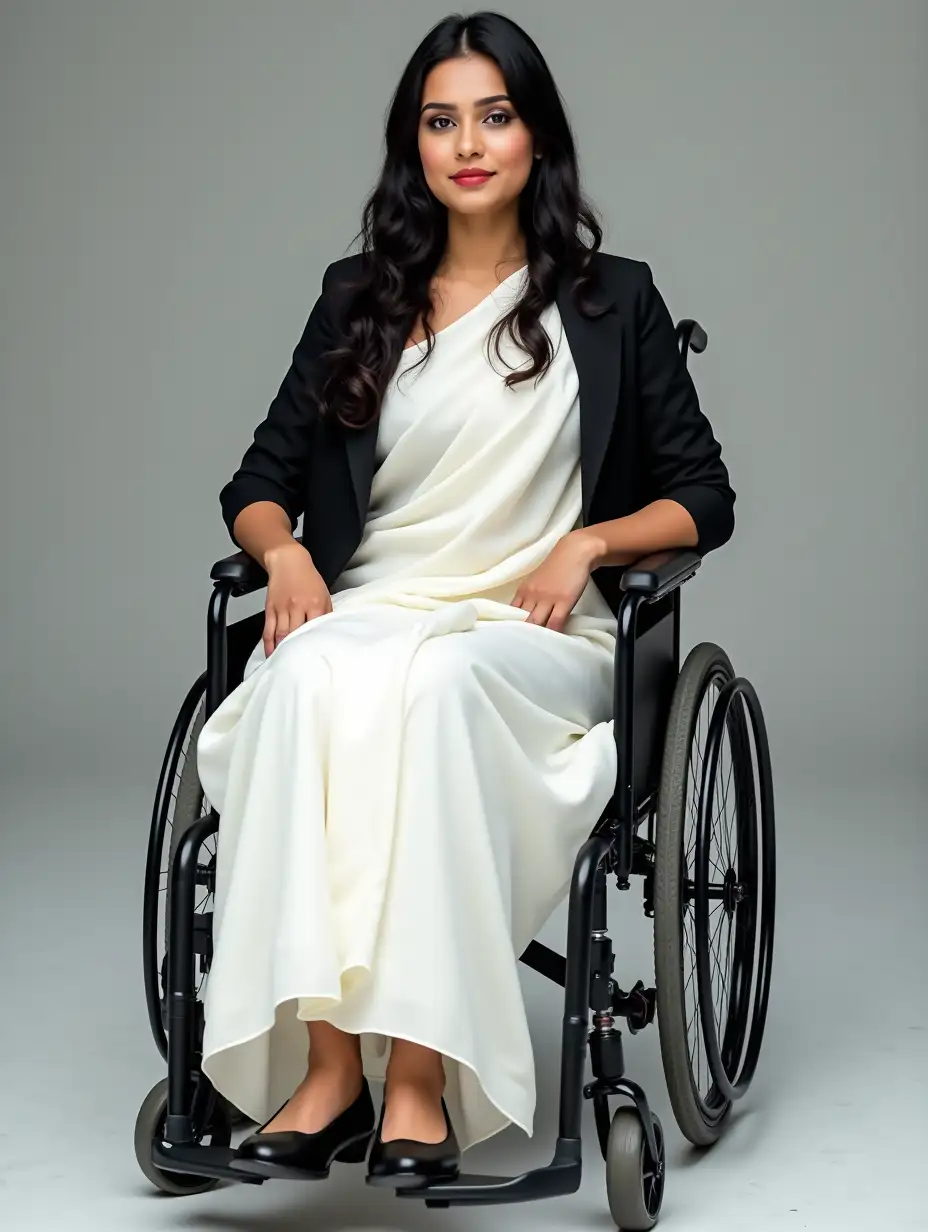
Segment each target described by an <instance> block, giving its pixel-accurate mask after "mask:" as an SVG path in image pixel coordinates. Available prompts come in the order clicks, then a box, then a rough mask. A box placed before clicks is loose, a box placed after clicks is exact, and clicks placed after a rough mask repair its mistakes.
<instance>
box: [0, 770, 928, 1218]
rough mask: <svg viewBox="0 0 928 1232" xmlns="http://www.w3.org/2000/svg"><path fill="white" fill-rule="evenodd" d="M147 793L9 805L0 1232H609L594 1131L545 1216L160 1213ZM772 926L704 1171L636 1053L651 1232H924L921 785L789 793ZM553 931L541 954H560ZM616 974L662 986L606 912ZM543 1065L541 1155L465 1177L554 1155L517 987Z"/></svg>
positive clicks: (307, 1190)
mask: <svg viewBox="0 0 928 1232" xmlns="http://www.w3.org/2000/svg"><path fill="white" fill-rule="evenodd" d="M151 788H152V784H148V783H147V784H140V785H138V786H133V787H125V788H119V787H116V786H113V785H112V784H100V783H84V784H81V783H77V782H75V783H72V784H69V785H64V784H57V785H54V786H52V785H48V786H46V787H44V788H39V787H31V788H29V789H26V788H20V789H18V790H17V789H15V788H13V789H12V790H10V789H7V790H6V791H5V794H4V799H3V804H2V808H3V816H2V829H0V833H2V835H3V861H2V870H0V922H2V930H0V987H2V990H3V994H4V1011H5V1012H4V1013H3V1015H2V1026H0V1032H2V1040H0V1044H2V1046H0V1101H2V1107H3V1118H2V1122H0V1124H2V1126H3V1130H2V1133H0V1137H2V1139H3V1142H2V1150H0V1224H2V1226H3V1227H4V1228H7V1229H10V1230H11V1232H19V1230H20V1229H26V1228H29V1229H44V1228H55V1229H56V1230H59V1232H72V1230H73V1232H77V1230H81V1232H83V1230H85V1229H86V1230H88V1232H89V1230H90V1229H94V1232H98V1230H99V1229H110V1228H112V1229H151V1230H152V1232H154V1230H155V1229H170V1228H175V1229H193V1230H196V1232H227V1230H228V1232H244V1230H245V1229H262V1230H267V1232H289V1230H291V1229H294V1230H295V1229H308V1228H312V1229H313V1230H314V1232H355V1230H360V1229H364V1230H365V1232H386V1230H393V1229H397V1230H399V1229H410V1230H416V1229H419V1228H427V1227H428V1228H436V1229H440V1228H443V1227H444V1228H447V1229H451V1230H455V1232H460V1230H462V1229H471V1228H479V1229H481V1230H485V1232H496V1230H497V1229H499V1230H501V1232H502V1230H504V1229H513V1230H514V1232H518V1230H519V1229H528V1228H533V1229H539V1228H552V1229H553V1228H558V1229H563V1228H571V1229H578V1230H580V1229H591V1230H595V1232H607V1230H608V1229H609V1228H611V1227H612V1226H613V1225H612V1223H611V1221H610V1219H609V1216H608V1208H607V1206H606V1202H605V1190H604V1183H603V1166H602V1162H601V1160H600V1158H599V1156H598V1154H597V1152H596V1149H595V1141H594V1133H593V1125H592V1118H591V1117H588V1119H587V1124H586V1142H587V1144H588V1147H589V1150H588V1151H587V1154H586V1160H587V1166H586V1171H585V1175H584V1182H583V1186H582V1189H581V1191H580V1193H579V1194H577V1195H574V1196H573V1197H569V1198H562V1199H558V1200H556V1201H553V1202H546V1203H538V1204H533V1205H531V1206H518V1207H510V1208H506V1207H496V1208H484V1209H483V1210H480V1211H476V1212H471V1213H468V1212H467V1211H466V1210H452V1211H426V1210H425V1209H422V1208H419V1207H418V1206H412V1205H410V1206H407V1205H405V1204H402V1205H401V1204H400V1202H399V1201H398V1200H397V1199H395V1198H393V1197H392V1195H387V1196H384V1195H383V1194H378V1193H377V1192H376V1191H372V1190H369V1189H367V1188H366V1187H365V1186H364V1184H363V1181H362V1175H363V1174H362V1172H361V1169H360V1168H350V1167H342V1169H341V1171H340V1172H339V1173H338V1174H337V1175H336V1174H335V1173H333V1177H332V1179H331V1180H330V1181H329V1182H327V1183H325V1184H321V1185H300V1184H296V1183H290V1182H277V1183H271V1184H268V1185H265V1186H264V1187H262V1188H255V1189H249V1188H244V1187H237V1186H228V1187H224V1188H221V1189H219V1190H217V1191H214V1192H212V1193H208V1194H204V1195H200V1196H197V1197H193V1198H166V1197H163V1196H161V1195H159V1194H158V1193H156V1192H155V1191H154V1190H153V1189H152V1188H151V1187H150V1186H149V1184H148V1182H147V1181H146V1180H145V1179H144V1178H143V1177H142V1175H141V1174H140V1172H139V1171H138V1169H137V1166H136V1163H135V1159H134V1156H133V1149H132V1131H133V1125H134V1121H135V1115H136V1112H137V1110H138V1106H139V1103H140V1102H141V1100H142V1098H143V1096H144V1095H145V1093H146V1092H147V1091H148V1089H149V1087H150V1086H151V1085H152V1084H153V1083H154V1082H156V1081H157V1080H158V1079H159V1078H160V1077H161V1076H162V1074H163V1069H162V1065H161V1061H160V1058H159V1057H158V1054H157V1053H156V1051H155V1048H154V1045H153V1044H152V1042H151V1039H150V1036H149V1032H148V1025H147V1018H146V1013H145V1008H144V1003H143V997H142V987H141V969H140V959H139V951H140V902H141V881H142V872H143V866H144V857H145V845H146V841H147V826H148V812H149V809H150V805H151V799H150V797H151ZM778 805H779V829H780V865H781V867H780V912H779V929H778V937H777V956H776V973H775V977H776V978H775V984H774V993H773V999H772V1012H771V1018H770V1022H769V1026H768V1036H767V1042H766V1045H765V1050H764V1054H763V1057H762V1061H761V1067H760V1070H759V1072H758V1076H757V1079H756V1082H755V1086H754V1088H753V1089H752V1091H751V1093H750V1095H749V1096H748V1098H747V1100H746V1101H745V1106H744V1107H743V1108H742V1109H741V1110H740V1111H739V1115H738V1116H737V1118H736V1120H735V1121H734V1122H733V1124H732V1126H731V1129H730V1131H729V1133H728V1134H727V1136H726V1137H725V1138H724V1139H723V1140H722V1141H721V1142H720V1143H719V1144H718V1146H717V1147H716V1148H715V1149H714V1150H713V1151H712V1152H711V1153H709V1154H708V1155H706V1156H704V1157H701V1158H696V1157H694V1156H693V1155H691V1154H690V1153H689V1151H688V1149H687V1148H686V1146H685V1144H684V1143H683V1141H682V1139H681V1138H680V1136H679V1134H678V1133H677V1131H676V1128H675V1126H674V1124H673V1121H672V1118H671V1114H670V1110H669V1107H668V1105H667V1100H666V1095H665V1091H664V1086H663V1080H662V1075H661V1071H660V1058H659V1053H658V1047H657V1043H658V1041H657V1033H656V1029H653V1028H652V1029H650V1030H649V1031H647V1032H645V1033H644V1034H642V1035H639V1036H637V1037H634V1038H631V1037H626V1044H627V1048H626V1054H627V1059H628V1066H629V1071H630V1073H631V1075H632V1076H634V1077H636V1078H638V1079H639V1080H641V1081H642V1082H643V1083H644V1084H645V1086H646V1088H647V1090H648V1092H649V1094H650V1095H651V1097H652V1099H653V1102H654V1104H655V1107H656V1108H657V1110H658V1112H659V1114H660V1115H661V1117H662V1120H663V1122H664V1125H665V1128H666V1130H667V1132H668V1139H669V1176H668V1187H667V1195H666V1199H665V1205H664V1214H663V1216H662V1219H661V1224H660V1226H661V1227H662V1228H666V1229H679V1230H680V1232H683V1230H686V1232H702V1230H703V1229H706V1230H708V1229H712V1230H713V1232H715V1230H716V1229H718V1228H720V1227H724V1228H726V1229H729V1230H732V1232H733V1230H735V1229H742V1228H743V1229H750V1232H765V1230H766V1229H774V1228H776V1229H780V1228H784V1229H787V1228H788V1229H800V1228H811V1229H815V1230H816V1232H830V1230H831V1229H838V1228H840V1229H842V1232H853V1230H855V1229H864V1228H866V1229H876V1228H879V1229H881V1230H882V1229H887V1230H888V1229H897V1228H898V1229H906V1230H908V1229H912V1230H913V1232H914V1230H915V1229H919V1230H924V1229H925V1228H928V1196H925V1195H924V1194H923V1188H924V1185H923V1175H922V1171H921V1169H922V1167H923V1166H924V1161H925V1160H926V1158H928V1128H926V1119H928V1114H926V1109H928V1089H926V1088H928V1058H926V1048H928V995H926V979H925V960H924V957H923V951H922V950H921V948H920V943H921V942H922V940H923V938H924V937H925V935H926V931H928V930H926V927H925V925H926V907H925V904H926V895H925V888H924V887H925V879H926V873H928V859H926V857H928V841H926V830H925V813H926V810H925V801H924V796H923V795H922V796H920V795H919V793H918V792H917V791H916V789H915V786H914V785H912V786H911V787H909V788H906V787H905V786H900V785H899V784H895V785H889V784H876V785H874V784H870V785H868V786H862V787H861V788H859V789H852V788H850V787H848V786H847V785H846V781H845V785H844V786H842V787H841V788H840V790H839V791H829V792H828V793H826V792H824V791H821V790H819V791H815V790H811V789H809V788H802V789H800V788H798V787H796V788H794V789H792V790H785V789H784V787H783V786H782V785H780V786H779V796H778ZM561 924H562V919H561V918H556V919H555V920H553V921H552V922H551V925H550V926H549V928H548V930H547V932H546V934H545V936H544V939H545V940H547V941H549V942H550V943H551V944H557V943H558V941H559V927H560V925H561ZM611 931H612V934H613V937H614V938H616V939H621V944H620V945H619V946H618V950H619V966H618V968H617V973H618V975H619V977H620V978H621V979H622V980H623V981H624V982H626V983H631V982H633V981H634V979H635V978H638V977H639V976H642V977H644V978H646V979H648V978H650V975H649V971H650V967H649V954H648V944H649V937H650V925H649V924H648V922H647V921H645V920H644V919H643V917H642V916H641V913H640V899H639V895H638V893H637V892H636V891H635V890H633V891H632V892H631V893H630V894H628V895H624V896H619V895H616V902H615V910H614V912H613V917H612V921H611ZM524 983H525V990H526V997H527V1000H528V1003H529V1006H530V1011H531V1015H532V1020H533V1024H534V1026H533V1034H534V1038H535V1044H536V1050H537V1055H538V1062H539V1106H538V1113H537V1119H536V1135H535V1139H534V1141H528V1140H526V1139H525V1138H524V1136H523V1135H521V1134H519V1133H518V1132H516V1131H513V1132H512V1133H511V1135H510V1134H509V1133H507V1134H505V1135H502V1136H501V1137H500V1138H499V1139H497V1140H495V1141H492V1142H490V1143H488V1144H484V1146H483V1147H480V1148H477V1150H475V1151H474V1152H472V1153H471V1155H470V1157H469V1158H468V1166H469V1167H470V1168H472V1169H473V1170H485V1171H494V1172H496V1171H501V1172H506V1171H512V1170H516V1169H522V1168H524V1167H526V1166H532V1165H533V1164H536V1163H538V1162H547V1159H548V1158H549V1156H550V1151H551V1147H552V1145H553V1140H554V1125H555V1119H556V1106H555V1098H554V1088H553V1077H554V1074H555V1073H556V1061H557V1052H556V1046H555V1044H556V1032H557V1017H558V1003H557V999H556V996H555V990H554V988H553V986H550V985H547V984H546V983H545V982H544V981H542V980H541V978H540V977H538V976H536V975H534V973H532V972H528V971H526V973H525V977H524Z"/></svg>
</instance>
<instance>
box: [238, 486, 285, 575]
mask: <svg viewBox="0 0 928 1232" xmlns="http://www.w3.org/2000/svg"><path fill="white" fill-rule="evenodd" d="M233 530H234V536H235V541H236V543H240V544H241V546H242V547H243V548H244V549H245V551H246V552H247V553H248V555H249V556H251V557H253V558H254V559H255V560H256V561H257V562H258V564H260V565H261V566H262V567H263V568H264V569H267V567H268V565H269V564H270V563H271V560H272V559H273V556H274V553H275V552H278V551H279V550H280V549H281V548H287V547H293V546H294V545H296V546H300V545H298V544H296V540H295V539H294V538H293V533H292V531H291V529H290V517H289V515H288V514H287V512H286V510H285V509H284V508H283V507H282V506H280V505H277V504H275V503H274V502H273V501H253V502H252V504H250V505H246V506H245V508H244V509H243V510H242V511H241V513H240V514H239V515H238V517H237V518H236V519H235V525H234V528H233Z"/></svg>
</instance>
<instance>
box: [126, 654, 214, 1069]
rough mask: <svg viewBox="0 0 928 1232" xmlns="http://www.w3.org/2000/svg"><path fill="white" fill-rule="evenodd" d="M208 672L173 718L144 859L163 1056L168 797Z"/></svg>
mask: <svg viewBox="0 0 928 1232" xmlns="http://www.w3.org/2000/svg"><path fill="white" fill-rule="evenodd" d="M205 679H206V673H205V672H204V673H202V674H201V675H200V676H199V677H198V679H197V680H196V682H195V683H194V685H193V686H192V687H191V689H190V691H189V692H188V693H187V696H186V697H185V698H184V702H183V705H182V706H181V708H180V711H179V713H178V715H177V718H176V719H175V721H174V727H173V729H172V730H171V738H170V740H169V741H168V747H167V749H166V750H165V754H164V760H163V761H162V763H161V777H160V778H159V780H158V790H157V792H156V793H155V805H154V808H153V809H152V815H151V826H150V828H149V832H148V858H147V860H146V862H145V891H144V895H143V898H142V972H143V977H144V980H145V1000H146V1002H147V1005H148V1021H149V1023H150V1024H151V1033H152V1036H153V1037H154V1041H155V1045H156V1046H157V1049H158V1051H159V1052H160V1053H161V1055H162V1057H163V1058H164V1060H165V1061H166V1060H167V1059H168V1041H167V1036H166V1035H165V1032H164V1022H163V1020H162V1017H161V987H160V979H161V973H160V971H159V970H158V961H157V959H158V894H159V889H160V882H161V857H162V849H163V847H164V830H165V824H166V818H167V808H168V800H169V798H170V795H171V791H172V789H173V786H174V777H175V775H176V774H177V762H178V760H179V758H180V754H181V751H182V749H183V743H184V736H185V734H186V732H187V729H188V728H189V726H190V723H191V722H192V720H193V716H194V712H195V711H196V708H197V705H198V704H199V701H200V698H201V696H202V694H203V684H204V681H205Z"/></svg>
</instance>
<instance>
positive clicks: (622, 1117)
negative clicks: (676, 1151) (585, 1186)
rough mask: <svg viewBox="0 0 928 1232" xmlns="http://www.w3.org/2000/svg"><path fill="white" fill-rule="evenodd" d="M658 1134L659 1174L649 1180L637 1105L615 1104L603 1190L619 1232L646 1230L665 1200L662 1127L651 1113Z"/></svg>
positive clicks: (648, 1157)
mask: <svg viewBox="0 0 928 1232" xmlns="http://www.w3.org/2000/svg"><path fill="white" fill-rule="evenodd" d="M651 1119H652V1121H653V1123H654V1134H655V1137H656V1138H657V1147H658V1160H657V1162H658V1163H659V1165H660V1172H659V1176H658V1177H657V1179H656V1180H654V1181H651V1180H650V1179H649V1174H650V1173H651V1172H652V1171H653V1168H654V1164H655V1161H654V1160H652V1159H651V1153H650V1151H649V1150H648V1143H647V1139H646V1138H645V1136H644V1127H643V1126H642V1124H641V1118H640V1117H639V1115H638V1109H637V1108H630V1107H628V1106H627V1105H623V1106H622V1107H620V1108H616V1110H615V1116H614V1117H613V1118H612V1125H611V1126H610V1128H609V1138H608V1141H607V1143H606V1194H607V1196H608V1198H609V1213H610V1214H611V1215H612V1218H613V1219H614V1220H615V1224H616V1227H617V1228H619V1229H621V1232H648V1230H649V1229H650V1228H653V1227H654V1225H655V1224H656V1223H657V1220H658V1217H659V1215H660V1211H661V1203H662V1202H663V1200H664V1170H665V1169H664V1131H663V1128H662V1126H661V1123H660V1121H659V1120H658V1118H657V1117H656V1116H654V1115H653V1114H652V1117H651Z"/></svg>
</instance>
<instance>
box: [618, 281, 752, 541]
mask: <svg viewBox="0 0 928 1232" xmlns="http://www.w3.org/2000/svg"><path fill="white" fill-rule="evenodd" d="M643 264H644V263H643ZM644 269H645V279H644V285H643V288H642V291H641V297H640V300H639V311H638V348H639V354H638V363H639V369H638V370H639V391H638V392H639V405H640V408H641V416H642V424H643V433H644V446H645V455H646V459H647V464H648V466H649V472H650V485H649V486H650V488H651V490H652V492H653V494H654V496H653V498H654V499H658V498H667V499H670V500H675V501H677V503H678V504H680V505H682V506H683V507H684V509H686V510H687V512H688V513H689V515H690V517H692V519H693V521H694V522H695V523H696V529H697V531H698V533H699V542H698V545H697V550H698V551H699V552H701V553H703V554H705V553H706V552H711V551H712V550H713V549H714V548H718V547H721V546H722V544H724V543H726V542H727V541H728V540H729V539H730V538H731V536H732V533H733V531H734V528H735V515H734V504H735V493H734V491H733V490H732V488H731V486H730V484H729V482H728V470H727V468H726V466H725V463H724V462H723V461H722V451H721V447H720V445H719V443H718V441H717V440H716V439H715V436H714V434H713V431H712V427H711V425H710V423H709V420H708V419H707V418H706V416H705V415H704V414H703V412H702V410H701V409H700V406H699V397H698V395H697V393H696V387H695V385H694V384H693V380H692V377H691V376H690V374H689V371H688V369H687V366H686V363H685V361H684V359H683V356H682V355H681V354H680V348H679V344H678V342H677V331H676V328H675V326H674V323H673V320H672V319H671V316H670V313H669V311H668V309H667V305H666V304H665V303H664V300H663V298H662V296H661V293H660V292H659V291H658V289H657V287H656V286H655V285H654V279H653V276H652V273H651V269H650V267H649V266H647V265H646V264H645V265H644Z"/></svg>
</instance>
